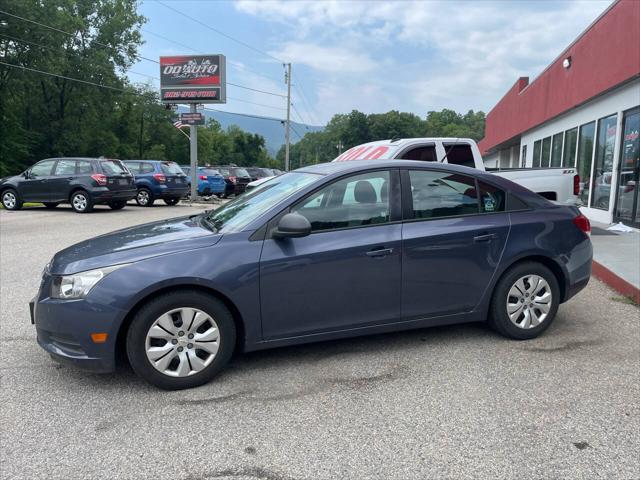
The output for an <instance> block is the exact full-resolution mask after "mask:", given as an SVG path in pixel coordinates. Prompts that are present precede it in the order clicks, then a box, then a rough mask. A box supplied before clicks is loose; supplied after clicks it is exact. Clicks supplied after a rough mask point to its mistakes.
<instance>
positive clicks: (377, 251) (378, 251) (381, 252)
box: [367, 247, 393, 257]
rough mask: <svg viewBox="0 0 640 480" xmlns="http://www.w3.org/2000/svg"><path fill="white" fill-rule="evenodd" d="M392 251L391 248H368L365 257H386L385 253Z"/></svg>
mask: <svg viewBox="0 0 640 480" xmlns="http://www.w3.org/2000/svg"><path fill="white" fill-rule="evenodd" d="M392 253H393V248H384V247H379V248H374V249H373V250H369V251H368V252H367V257H386V256H387V255H391V254H392Z"/></svg>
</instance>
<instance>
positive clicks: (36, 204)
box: [0, 202, 43, 210]
mask: <svg viewBox="0 0 640 480" xmlns="http://www.w3.org/2000/svg"><path fill="white" fill-rule="evenodd" d="M42 206H43V205H42V204H41V203H33V202H26V203H23V204H22V208H30V207H42ZM0 210H4V206H3V205H2V204H1V203H0Z"/></svg>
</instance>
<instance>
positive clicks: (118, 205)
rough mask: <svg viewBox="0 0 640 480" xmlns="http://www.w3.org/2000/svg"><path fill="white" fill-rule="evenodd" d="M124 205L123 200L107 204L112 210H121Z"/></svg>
mask: <svg viewBox="0 0 640 480" xmlns="http://www.w3.org/2000/svg"><path fill="white" fill-rule="evenodd" d="M126 205H127V202H125V201H124V200H116V201H114V202H109V207H111V209H112V210H122V209H123V208H124V207H126Z"/></svg>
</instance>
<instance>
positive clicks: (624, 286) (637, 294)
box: [591, 260, 640, 304]
mask: <svg viewBox="0 0 640 480" xmlns="http://www.w3.org/2000/svg"><path fill="white" fill-rule="evenodd" d="M591 273H592V274H593V276H594V277H596V278H597V279H598V280H600V281H602V282H604V283H606V284H607V285H609V286H610V287H611V288H613V289H614V290H616V291H617V292H618V293H621V294H622V295H624V296H625V297H629V298H631V299H632V300H633V301H634V302H635V303H637V304H640V288H638V287H636V286H635V285H633V284H631V283H629V282H627V281H626V280H625V279H624V278H622V277H619V276H618V275H616V274H615V273H613V272H612V271H611V270H609V269H608V268H607V267H605V266H603V265H602V264H600V263H598V262H596V261H595V260H593V265H592V268H591Z"/></svg>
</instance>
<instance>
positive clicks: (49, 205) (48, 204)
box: [42, 202, 60, 209]
mask: <svg viewBox="0 0 640 480" xmlns="http://www.w3.org/2000/svg"><path fill="white" fill-rule="evenodd" d="M42 204H43V205H44V206H45V207H46V208H48V209H54V208H56V207H57V206H58V205H60V202H42Z"/></svg>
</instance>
